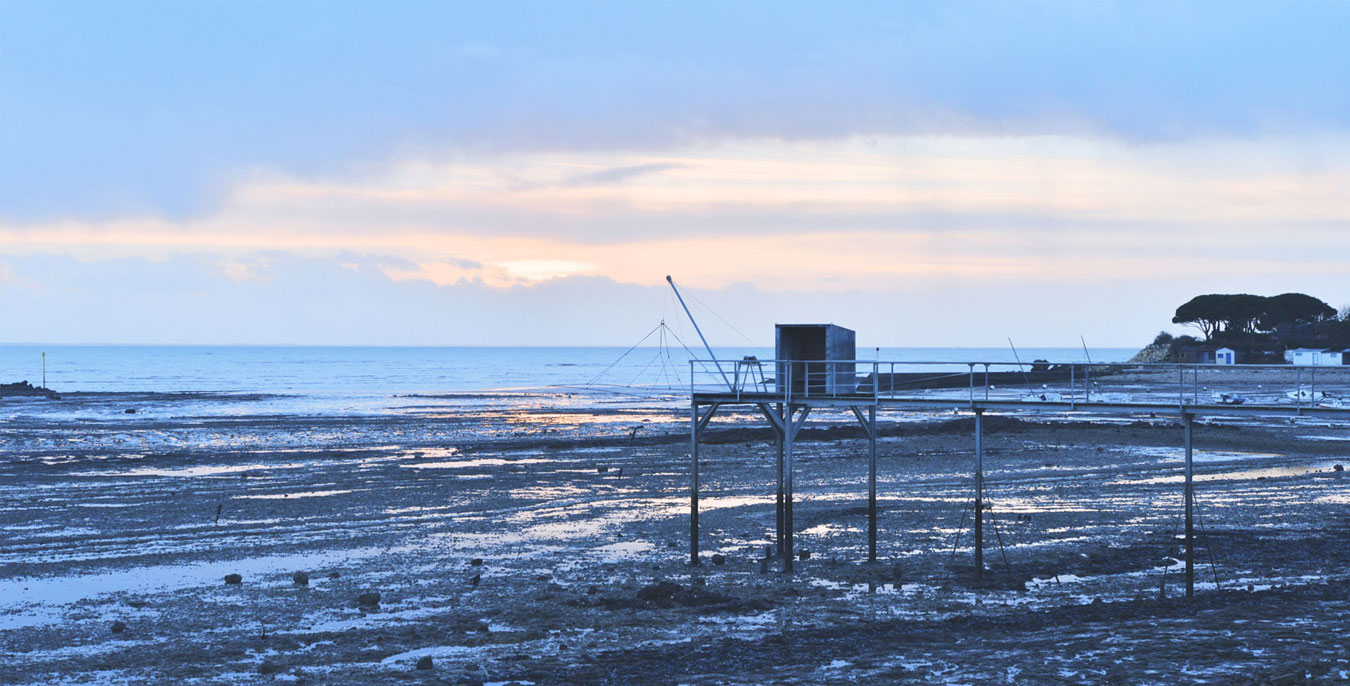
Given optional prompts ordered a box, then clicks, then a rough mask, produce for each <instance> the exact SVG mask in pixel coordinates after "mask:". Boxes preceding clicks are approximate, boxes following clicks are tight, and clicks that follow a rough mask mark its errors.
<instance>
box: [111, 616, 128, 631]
mask: <svg viewBox="0 0 1350 686" xmlns="http://www.w3.org/2000/svg"><path fill="white" fill-rule="evenodd" d="M126 630H127V625H126V622H123V621H122V620H120V619H119V620H117V621H115V622H113V623H112V632H113V633H114V634H120V633H122V632H123V631H126Z"/></svg>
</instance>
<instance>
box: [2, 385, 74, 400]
mask: <svg viewBox="0 0 1350 686" xmlns="http://www.w3.org/2000/svg"><path fill="white" fill-rule="evenodd" d="M6 396H20V397H23V396H27V397H35V398H39V397H40V398H48V399H50V400H60V399H61V396H59V395H57V394H56V391H53V390H52V389H50V388H45V387H43V386H34V385H33V384H30V383H28V382H27V381H15V382H14V383H5V384H0V398H4V397H6Z"/></svg>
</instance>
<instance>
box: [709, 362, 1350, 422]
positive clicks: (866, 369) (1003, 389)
mask: <svg viewBox="0 0 1350 686" xmlns="http://www.w3.org/2000/svg"><path fill="white" fill-rule="evenodd" d="M690 388H691V389H692V391H693V392H694V393H696V394H717V395H724V396H729V398H730V399H734V400H754V399H762V400H772V401H774V402H780V401H781V402H789V403H790V402H796V401H802V402H805V401H809V400H821V399H840V400H860V399H861V400H866V399H867V398H869V397H870V398H871V399H872V400H873V401H881V400H905V401H915V402H921V401H925V400H929V401H942V402H945V403H949V404H950V403H952V402H953V401H962V400H964V401H966V402H967V403H969V404H970V405H971V406H974V405H976V404H979V403H987V402H998V403H1026V404H1028V405H1034V404H1036V403H1044V404H1053V405H1056V406H1063V405H1065V404H1067V405H1069V407H1070V408H1071V409H1072V408H1074V407H1077V406H1080V405H1089V406H1097V405H1109V406H1129V405H1151V406H1158V405H1169V406H1179V407H1182V408H1185V407H1187V406H1206V407H1213V406H1231V407H1234V408H1239V407H1278V408H1293V409H1302V408H1309V409H1311V408H1334V409H1347V410H1350V366H1301V365H1287V364H1285V365H1270V364H1264V365H1213V364H1176V363H1129V362H1124V363H1117V362H1112V363H1101V362H1095V363H1093V362H1062V363H1051V362H1044V361H1036V362H1031V363H1017V362H983V361H981V362H956V363H954V362H951V361H913V360H903V361H902V360H896V361H885V360H832V361H822V360H758V359H754V358H746V359H743V360H720V361H718V360H692V361H691V362H690Z"/></svg>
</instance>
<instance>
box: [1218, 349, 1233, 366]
mask: <svg viewBox="0 0 1350 686" xmlns="http://www.w3.org/2000/svg"><path fill="white" fill-rule="evenodd" d="M1214 364H1237V351H1236V350H1233V349H1232V348H1219V349H1218V350H1215V351H1214Z"/></svg>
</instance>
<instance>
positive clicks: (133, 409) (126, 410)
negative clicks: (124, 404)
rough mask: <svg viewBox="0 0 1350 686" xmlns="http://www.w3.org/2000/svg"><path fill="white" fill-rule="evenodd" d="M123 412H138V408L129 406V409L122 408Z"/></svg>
mask: <svg viewBox="0 0 1350 686" xmlns="http://www.w3.org/2000/svg"><path fill="white" fill-rule="evenodd" d="M122 412H123V413H124V414H136V408H134V407H128V408H127V409H125V410H122Z"/></svg>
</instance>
